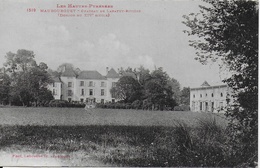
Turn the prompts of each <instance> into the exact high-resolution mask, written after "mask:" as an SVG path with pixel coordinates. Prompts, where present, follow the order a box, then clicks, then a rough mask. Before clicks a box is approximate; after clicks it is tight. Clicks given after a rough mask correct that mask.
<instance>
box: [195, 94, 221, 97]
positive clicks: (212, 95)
mask: <svg viewBox="0 0 260 168" xmlns="http://www.w3.org/2000/svg"><path fill="white" fill-rule="evenodd" d="M207 96H208V94H207V93H206V94H205V97H207ZM200 97H202V94H200ZM211 97H214V94H213V93H211ZM220 97H223V93H220ZM193 98H195V94H194V95H193Z"/></svg>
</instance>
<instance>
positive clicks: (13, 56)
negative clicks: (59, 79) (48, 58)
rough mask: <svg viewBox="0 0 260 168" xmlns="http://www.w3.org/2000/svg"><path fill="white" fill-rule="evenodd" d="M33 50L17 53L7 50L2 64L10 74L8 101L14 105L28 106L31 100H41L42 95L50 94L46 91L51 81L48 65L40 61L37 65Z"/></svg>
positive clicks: (50, 96)
mask: <svg viewBox="0 0 260 168" xmlns="http://www.w3.org/2000/svg"><path fill="white" fill-rule="evenodd" d="M34 56H35V55H34V53H33V51H28V50H24V49H21V50H18V51H17V53H12V52H8V53H7V54H6V62H5V63H4V66H5V68H6V71H7V72H8V73H6V74H10V79H11V82H10V84H9V95H10V101H11V102H13V103H15V104H16V105H19V104H22V105H24V106H30V105H31V103H32V102H34V103H36V105H37V103H38V102H40V101H41V100H42V96H43V95H46V94H47V95H48V97H49V98H50V99H52V95H51V93H50V92H48V91H47V89H46V88H47V85H48V84H49V83H51V82H52V80H51V77H50V75H49V73H48V72H47V69H48V66H47V65H46V64H45V63H43V62H41V63H40V64H39V65H37V63H36V61H35V60H34Z"/></svg>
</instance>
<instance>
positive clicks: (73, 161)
mask: <svg viewBox="0 0 260 168" xmlns="http://www.w3.org/2000/svg"><path fill="white" fill-rule="evenodd" d="M0 166H93V167H94V166H110V165H105V164H103V163H101V162H100V161H98V160H96V159H95V158H93V157H92V156H91V155H89V154H86V153H83V152H82V151H77V152H72V153H69V154H64V153H63V154H62V153H51V152H46V151H34V152H28V151H26V152H22V151H20V150H19V151H9V150H1V151H0Z"/></svg>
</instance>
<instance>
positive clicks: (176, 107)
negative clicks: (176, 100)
mask: <svg viewBox="0 0 260 168" xmlns="http://www.w3.org/2000/svg"><path fill="white" fill-rule="evenodd" d="M174 111H182V108H181V107H180V106H175V107H174Z"/></svg>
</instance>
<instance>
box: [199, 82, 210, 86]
mask: <svg viewBox="0 0 260 168" xmlns="http://www.w3.org/2000/svg"><path fill="white" fill-rule="evenodd" d="M201 86H210V85H209V83H208V82H207V81H204V82H203V83H202V85H201Z"/></svg>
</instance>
